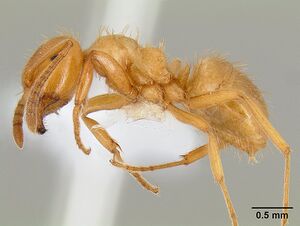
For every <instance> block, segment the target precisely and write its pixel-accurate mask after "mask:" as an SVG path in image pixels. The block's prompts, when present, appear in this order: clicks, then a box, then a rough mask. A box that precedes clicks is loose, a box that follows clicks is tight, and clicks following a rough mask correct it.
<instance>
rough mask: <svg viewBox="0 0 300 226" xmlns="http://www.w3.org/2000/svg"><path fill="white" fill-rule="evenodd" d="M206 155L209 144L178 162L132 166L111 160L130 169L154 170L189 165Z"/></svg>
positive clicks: (115, 164)
mask: <svg viewBox="0 0 300 226" xmlns="http://www.w3.org/2000/svg"><path fill="white" fill-rule="evenodd" d="M206 155H207V145H204V146H201V147H198V148H196V149H194V150H192V151H190V152H188V153H187V154H185V155H182V157H183V159H182V160H180V161H176V162H168V163H164V164H159V165H152V166H132V165H129V164H125V163H123V162H119V161H116V160H115V159H112V160H111V161H110V162H111V164H113V165H114V166H116V167H119V168H123V169H126V170H128V171H154V170H160V169H166V168H170V167H175V166H181V165H189V164H191V163H193V162H196V161H197V160H199V159H201V158H203V157H204V156H206Z"/></svg>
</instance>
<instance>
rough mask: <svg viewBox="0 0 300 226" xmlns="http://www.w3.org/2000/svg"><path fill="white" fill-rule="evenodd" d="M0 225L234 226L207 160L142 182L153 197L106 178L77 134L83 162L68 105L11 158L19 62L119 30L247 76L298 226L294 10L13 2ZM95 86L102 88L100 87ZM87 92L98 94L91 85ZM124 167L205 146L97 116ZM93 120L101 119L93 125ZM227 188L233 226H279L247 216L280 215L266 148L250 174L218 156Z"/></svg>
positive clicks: (6, 15) (3, 93) (290, 4)
mask: <svg viewBox="0 0 300 226" xmlns="http://www.w3.org/2000/svg"><path fill="white" fill-rule="evenodd" d="M0 18H1V19H0V24H1V36H0V50H1V52H0V76H1V82H0V103H1V111H0V119H1V120H0V126H1V130H0V145H1V146H0V147H1V152H0V154H1V157H0V225H1V226H2V225H3V226H21V225H22V226H27V225H28V226H29V225H31V226H35V225H36V226H37V225H39V226H42V225H47V226H50V225H65V226H69V225H70V226H71V225H72V226H76V225H78V226H79V225H89V226H93V225H106V226H108V225H112V226H137V225H145V226H148V225H149V226H150V225H157V226H169V225H172V226H183V225H184V226H185V225H189V226H192V225H230V221H229V218H228V216H227V215H228V214H227V210H226V206H225V203H224V201H223V196H222V194H221V192H220V189H219V187H218V185H217V184H216V183H215V182H214V180H213V178H212V175H211V172H210V167H209V162H208V159H207V158H204V159H202V160H201V161H199V162H197V163H195V164H193V165H191V166H189V167H178V168H174V169H169V170H164V171H159V172H153V173H148V174H147V175H146V177H147V178H148V179H149V180H150V181H153V182H154V183H155V184H158V185H160V188H161V194H160V195H159V196H155V195H152V194H150V193H149V192H147V191H145V190H143V189H141V188H140V187H139V186H138V185H137V184H136V183H135V181H134V180H133V179H132V178H131V177H130V176H128V175H127V173H125V172H123V171H121V170H119V169H115V168H113V167H111V166H110V164H109V163H108V160H109V159H110V158H111V156H110V155H109V154H108V153H107V152H106V151H105V150H104V149H103V148H102V147H100V145H98V144H97V142H96V141H95V140H94V138H92V137H91V136H92V135H91V134H89V133H88V131H87V130H86V129H85V128H83V136H84V139H85V141H86V143H88V144H90V146H91V147H92V149H93V153H92V154H91V155H90V156H88V157H87V156H85V155H83V154H82V153H81V152H80V151H79V150H78V149H77V147H76V145H75V141H74V138H73V134H72V122H71V121H72V120H71V115H72V103H70V104H69V105H68V106H66V107H65V108H63V109H62V110H61V111H60V116H56V115H54V116H49V117H48V118H47V120H46V122H47V127H48V129H49V131H48V132H47V133H46V134H45V135H44V136H37V135H33V134H31V133H29V131H28V130H27V129H26V128H25V147H24V150H23V152H19V151H17V148H16V146H15V144H14V142H13V139H12V131H11V121H12V117H13V111H14V108H15V105H16V103H17V100H18V98H19V97H20V95H18V93H20V92H21V90H22V89H21V83H20V78H21V71H22V68H23V65H24V64H25V63H26V59H27V58H28V57H29V56H30V55H31V54H32V52H33V50H34V49H36V48H37V46H38V45H39V43H40V42H41V41H42V40H43V39H44V38H42V36H41V35H46V36H49V37H52V36H55V35H57V31H58V30H67V31H69V32H70V31H73V32H74V33H75V34H78V33H79V39H80V41H81V43H82V46H83V47H84V48H86V47H88V46H89V44H90V43H91V42H92V41H93V40H94V39H95V37H96V36H97V34H98V29H99V28H100V26H101V25H108V26H109V27H110V28H114V29H115V30H116V31H120V29H121V28H122V27H124V26H125V25H126V24H128V25H129V26H130V30H131V31H133V33H135V31H136V27H138V29H139V31H140V37H141V40H142V41H143V42H145V43H155V44H157V43H158V41H159V40H162V39H163V40H164V41H165V43H166V52H167V55H168V56H169V57H170V58H173V57H179V58H182V59H184V60H188V61H191V62H195V60H196V57H197V56H201V55H207V54H209V53H210V52H218V53H221V54H223V55H225V56H227V58H228V59H230V60H231V61H238V62H241V63H245V64H247V67H246V71H247V73H249V74H250V77H251V78H252V79H253V80H254V81H255V83H256V84H257V86H258V87H260V88H261V90H262V91H263V93H264V97H265V99H266V101H267V103H268V106H269V110H270V120H271V122H272V123H273V125H274V126H275V127H276V128H277V129H278V130H279V131H280V133H281V134H282V135H283V137H284V138H286V140H287V141H288V142H289V144H290V145H291V147H292V148H293V150H294V151H293V153H292V168H291V193H290V205H291V206H293V207H294V210H291V211H290V212H289V214H290V215H289V217H290V225H299V224H300V217H299V208H300V206H299V205H300V194H299V192H298V191H299V186H300V180H299V178H300V177H299V160H300V157H299V152H298V147H299V146H300V142H299V140H300V139H299V131H300V125H299V115H300V108H299V88H300V79H299V77H300V76H299V75H300V66H299V65H300V47H299V40H300V3H299V1H296V0H295V1H271V0H270V1H233V0H231V1H222V2H221V1H126V2H125V1H114V0H113V1H69V0H66V1H58V0H52V1H33V0H29V1H16V0H10V1H8V0H7V1H6V0H1V2H0ZM97 80H98V79H97ZM97 82H98V81H96V85H94V88H93V90H94V91H95V90H97V91H99V90H100V88H98V87H101V86H102V84H101V83H99V82H98V83H97ZM97 117H102V118H99V119H103V123H104V125H105V126H106V128H108V130H109V132H110V133H111V134H112V135H113V137H115V138H116V139H117V140H118V141H119V143H120V144H121V146H122V147H123V150H124V156H125V158H126V159H127V160H128V161H129V162H134V163H138V164H142V163H144V164H150V163H155V162H163V161H167V160H171V159H173V160H176V159H177V156H178V155H179V154H182V153H184V152H187V151H188V150H190V149H191V148H193V147H195V146H197V145H199V144H201V143H205V140H206V137H205V135H204V134H201V133H198V132H196V131H195V129H193V128H191V127H189V126H186V125H183V124H181V123H178V122H176V121H175V120H173V119H172V118H170V117H168V118H167V119H166V120H165V121H163V122H162V123H157V122H152V121H146V122H132V123H128V122H126V120H125V116H124V115H122V112H117V113H107V112H104V113H99V116H97ZM97 119H98V118H97ZM222 159H223V166H224V170H225V177H226V182H227V185H228V188H229V191H230V194H231V197H232V200H233V203H234V206H235V208H236V211H237V214H238V217H239V222H240V225H279V224H280V223H279V221H278V220H271V219H268V220H257V219H256V218H255V211H253V210H251V206H260V205H263V206H269V205H270V206H278V205H281V199H282V181H283V158H282V155H281V154H280V153H279V151H277V149H276V148H275V147H274V146H273V145H272V144H271V143H269V145H268V147H267V148H265V150H263V151H262V152H260V153H259V155H258V160H259V163H258V164H255V165H251V164H248V159H247V156H246V155H244V154H243V153H240V152H238V151H236V150H233V149H230V150H228V151H224V152H222Z"/></svg>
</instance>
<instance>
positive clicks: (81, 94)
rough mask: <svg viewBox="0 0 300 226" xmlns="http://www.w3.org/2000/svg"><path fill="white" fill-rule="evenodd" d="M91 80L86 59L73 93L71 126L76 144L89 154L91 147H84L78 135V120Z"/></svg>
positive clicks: (91, 74) (89, 67)
mask: <svg viewBox="0 0 300 226" xmlns="http://www.w3.org/2000/svg"><path fill="white" fill-rule="evenodd" d="M92 81H93V67H92V64H91V63H90V61H89V60H87V61H86V62H85V63H84V65H83V69H82V73H81V77H80V80H79V85H78V88H77V90H76V95H75V106H74V109H73V126H74V135H75V140H76V143H77V146H78V147H79V148H80V149H81V150H82V151H83V153H85V154H87V155H88V154H90V152H91V149H90V148H87V147H85V145H84V144H83V142H82V141H81V137H80V122H79V117H80V114H81V111H82V106H83V104H84V103H85V101H86V98H87V94H88V91H89V89H90V87H91V84H92Z"/></svg>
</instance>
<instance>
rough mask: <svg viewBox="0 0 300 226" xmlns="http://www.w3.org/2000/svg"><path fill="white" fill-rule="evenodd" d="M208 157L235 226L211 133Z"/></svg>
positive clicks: (233, 214)
mask: <svg viewBox="0 0 300 226" xmlns="http://www.w3.org/2000/svg"><path fill="white" fill-rule="evenodd" d="M208 157H209V162H210V167H211V171H212V174H213V176H214V178H215V180H216V181H217V183H218V184H219V185H220V187H221V190H222V192H223V196H224V199H225V202H226V205H227V209H228V213H229V216H230V219H231V222H232V225H233V226H237V225H238V221H237V216H236V213H235V210H234V207H233V204H232V202H231V199H230V195H229V192H228V189H227V186H226V184H225V178H224V171H223V166H222V161H221V158H220V154H219V147H218V142H217V139H216V137H215V136H214V135H212V134H210V135H209V142H208Z"/></svg>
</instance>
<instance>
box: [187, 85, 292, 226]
mask: <svg viewBox="0 0 300 226" xmlns="http://www.w3.org/2000/svg"><path fill="white" fill-rule="evenodd" d="M232 100H240V101H241V104H242V105H243V106H244V107H245V109H246V110H247V112H248V113H249V114H250V115H252V116H253V118H254V120H256V121H257V124H258V125H259V126H260V127H261V129H262V130H263V131H264V133H265V134H266V135H267V136H268V137H269V138H270V139H271V140H272V142H273V143H274V144H275V145H276V146H277V148H278V149H279V150H280V151H281V152H282V154H283V156H284V161H285V169H284V185H283V206H284V207H288V205H289V184H290V161H291V160H290V158H291V157H290V147H289V145H288V144H287V142H286V141H285V140H284V139H283V138H282V137H281V135H280V134H279V133H278V131H277V130H276V129H275V128H274V127H273V126H272V124H271V123H270V121H269V120H268V118H267V117H266V116H265V114H264V113H263V112H262V111H261V110H260V108H259V107H258V106H257V104H256V102H255V101H254V100H252V98H251V97H249V96H247V95H246V94H245V93H243V92H241V91H237V90H231V91H229V90H228V91H215V92H213V93H210V94H205V95H201V96H197V97H193V98H191V99H190V101H189V104H188V105H189V107H190V108H191V109H200V108H207V107H211V106H215V105H218V104H222V103H225V102H228V101H232ZM283 212H284V213H286V212H287V209H284V210H283ZM286 223H287V219H282V225H286Z"/></svg>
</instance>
